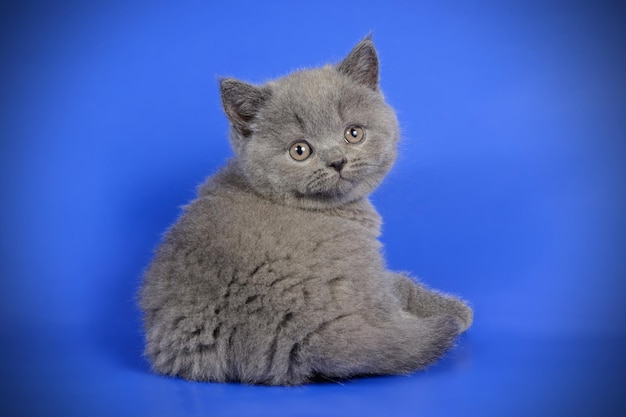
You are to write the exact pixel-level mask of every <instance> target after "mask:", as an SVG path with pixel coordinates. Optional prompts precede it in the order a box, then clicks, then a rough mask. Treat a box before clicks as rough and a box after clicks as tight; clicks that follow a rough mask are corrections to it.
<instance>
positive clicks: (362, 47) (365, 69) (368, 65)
mask: <svg viewBox="0 0 626 417" xmlns="http://www.w3.org/2000/svg"><path fill="white" fill-rule="evenodd" d="M337 71H339V72H340V73H341V74H344V75H347V76H348V77H350V78H352V80H354V81H356V82H357V83H359V84H363V85H364V86H366V87H369V88H371V89H372V90H377V89H378V55H377V54H376V48H374V43H373V42H372V37H371V36H368V37H366V38H365V39H363V40H362V41H361V42H359V43H358V44H357V46H355V47H354V49H352V51H351V52H350V54H349V55H348V56H347V57H346V58H345V59H344V60H343V61H341V62H340V63H339V64H338V65H337Z"/></svg>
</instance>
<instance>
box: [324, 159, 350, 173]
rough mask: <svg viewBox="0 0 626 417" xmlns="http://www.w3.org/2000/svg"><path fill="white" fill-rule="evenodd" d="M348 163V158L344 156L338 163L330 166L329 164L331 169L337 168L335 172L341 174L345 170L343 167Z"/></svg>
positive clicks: (332, 163)
mask: <svg viewBox="0 0 626 417" xmlns="http://www.w3.org/2000/svg"><path fill="white" fill-rule="evenodd" d="M346 162H348V160H347V159H346V157H345V156H344V157H343V158H341V159H338V160H336V161H333V162H331V163H330V164H328V166H329V167H331V168H335V170H336V171H337V172H341V169H342V168H343V166H344V165H345V164H346Z"/></svg>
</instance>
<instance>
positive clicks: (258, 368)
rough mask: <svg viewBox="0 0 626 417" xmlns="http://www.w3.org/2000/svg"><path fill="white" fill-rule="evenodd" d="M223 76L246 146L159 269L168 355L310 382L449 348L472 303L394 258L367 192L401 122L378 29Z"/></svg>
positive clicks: (204, 373) (222, 370)
mask: <svg viewBox="0 0 626 417" xmlns="http://www.w3.org/2000/svg"><path fill="white" fill-rule="evenodd" d="M220 86H221V93H222V102H223V105H224V109H225V112H226V114H227V116H228V118H229V121H230V122H231V126H232V128H231V144H232V146H233V149H234V151H235V157H234V158H233V159H232V160H230V161H229V162H228V164H227V165H226V166H225V167H224V168H223V169H222V170H221V171H219V172H218V173H217V174H215V175H214V176H212V177H210V178H209V179H208V180H207V182H206V183H205V184H203V185H202V186H201V187H200V188H199V190H198V197H197V198H196V199H195V200H194V201H192V202H191V203H190V204H189V205H188V206H186V207H185V208H184V212H183V214H182V216H181V217H180V218H179V220H178V221H177V222H176V223H175V224H174V225H173V226H172V227H171V228H170V229H169V230H168V232H167V233H166V234H165V236H164V238H163V242H162V243H161V245H160V246H159V248H158V249H157V252H156V255H155V258H154V260H153V262H152V263H151V265H150V266H149V267H148V269H147V270H146V273H145V275H144V282H143V286H142V289H141V294H140V302H141V307H142V309H143V311H144V322H145V331H146V354H147V356H148V358H149V359H150V361H151V363H152V366H153V368H154V369H155V370H156V371H157V372H159V373H162V374H166V375H176V376H181V377H184V378H187V379H192V380H202V381H220V382H225V381H240V382H245V383H257V384H269V385H295V384H302V383H306V382H307V381H309V380H310V379H311V378H312V377H314V376H322V377H326V378H346V377H350V376H355V375H368V374H397V373H407V372H411V371H414V370H418V369H423V368H424V367H426V366H427V365H429V364H430V363H432V362H433V361H434V360H436V359H437V358H438V357H440V356H441V355H442V354H443V353H444V352H445V351H446V350H447V349H448V348H449V347H450V345H451V344H452V343H453V341H454V340H455V338H456V337H457V336H458V335H459V334H460V333H461V332H462V331H464V330H465V329H467V328H468V327H469V325H470V324H471V321H472V311H471V309H470V308H469V307H467V305H465V304H464V303H463V302H462V301H460V300H459V299H457V298H455V297H452V296H449V295H444V294H441V293H438V292H435V291H432V290H429V289H427V288H426V287H425V286H423V285H422V284H419V283H417V282H416V281H415V280H413V279H411V278H409V277H407V276H405V275H403V274H400V273H396V272H392V271H388V270H386V268H385V262H384V259H383V257H382V255H381V244H380V242H379V241H378V236H379V234H380V224H381V220H380V216H379V215H378V213H377V212H376V210H375V209H374V207H373V206H372V205H371V203H370V202H369V200H368V198H367V197H368V195H369V193H370V192H371V191H372V190H373V189H374V188H375V187H376V186H378V184H379V183H380V181H382V179H383V178H384V176H385V174H386V173H387V172H388V170H389V169H390V168H391V166H392V165H393V162H394V160H395V156H396V143H397V141H398V137H399V133H398V126H397V121H396V118H395V114H394V112H393V110H392V109H391V108H390V107H389V106H388V105H387V104H386V103H385V101H384V98H383V96H382V94H381V93H380V91H379V89H378V60H377V56H376V52H375V49H374V46H373V44H372V42H371V40H370V39H369V38H367V39H365V40H363V41H362V42H361V43H359V44H358V45H357V46H356V47H355V48H354V49H353V51H352V52H351V53H350V55H349V56H348V57H347V58H346V59H344V61H342V62H341V63H340V64H338V65H336V66H326V67H323V68H318V69H313V70H303V71H298V72H295V73H293V74H291V75H289V76H287V77H285V78H282V79H279V80H277V81H274V82H270V83H268V84H266V85H264V86H259V87H257V86H252V85H250V84H246V83H243V82H241V81H237V80H234V79H224V80H221V83H220Z"/></svg>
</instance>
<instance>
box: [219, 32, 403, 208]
mask: <svg viewBox="0 0 626 417" xmlns="http://www.w3.org/2000/svg"><path fill="white" fill-rule="evenodd" d="M378 78H379V77H378V57H377V54H376V49H375V48H374V44H373V43H372V40H371V39H370V38H369V37H368V38H366V39H364V40H363V41H361V42H360V43H359V44H358V45H356V47H355V48H354V49H353V50H352V51H351V52H350V54H349V55H348V56H347V57H346V58H345V59H344V60H343V61H341V62H340V63H339V64H337V65H332V66H331V65H327V66H324V67H322V68H316V69H309V70H301V71H296V72H294V73H292V74H290V75H288V76H286V77H283V78H280V79H278V80H275V81H271V82H269V83H267V84H265V85H260V86H255V85H251V84H248V83H245V82H243V81H239V80H235V79H232V78H225V79H221V80H220V90H221V95H222V105H223V107H224V111H225V113H226V115H227V116H228V119H229V121H230V125H231V133H230V139H231V144H232V147H233V150H234V152H235V155H236V163H237V166H238V167H239V169H240V170H241V172H242V174H243V176H244V177H245V179H246V181H247V182H248V183H249V185H250V186H251V187H252V188H253V189H254V190H255V191H256V192H258V193H259V194H261V195H264V196H266V197H267V198H270V199H273V200H278V201H282V202H284V203H286V204H290V205H295V206H298V207H305V208H327V207H337V206H340V205H343V204H346V203H350V202H352V201H355V200H358V199H360V198H363V197H365V196H367V195H368V194H369V193H370V192H372V191H373V190H374V189H375V188H376V187H377V186H378V184H380V182H381V181H382V179H383V177H384V176H385V175H386V173H387V172H388V171H389V169H390V168H391V166H392V165H393V162H394V160H395V157H396V143H397V141H398V137H399V132H398V123H397V120H396V116H395V113H394V111H393V110H392V109H391V107H389V106H388V105H387V104H386V103H385V100H384V97H383V95H382V93H381V92H380V89H379V85H378Z"/></svg>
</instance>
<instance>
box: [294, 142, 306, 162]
mask: <svg viewBox="0 0 626 417" xmlns="http://www.w3.org/2000/svg"><path fill="white" fill-rule="evenodd" d="M289 155H290V156H291V157H292V158H293V159H295V160H296V161H304V160H305V159H307V158H308V157H309V156H311V146H309V144H308V143H306V142H304V141H301V142H296V143H294V144H293V145H291V148H289Z"/></svg>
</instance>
